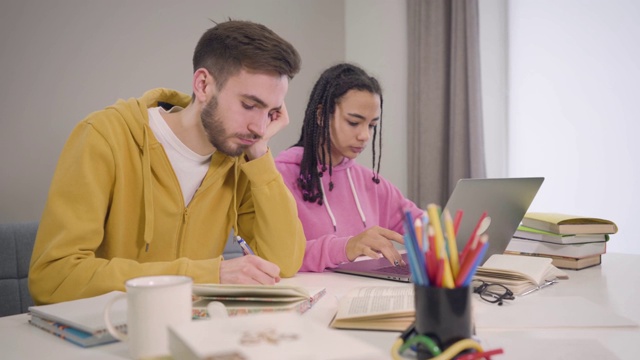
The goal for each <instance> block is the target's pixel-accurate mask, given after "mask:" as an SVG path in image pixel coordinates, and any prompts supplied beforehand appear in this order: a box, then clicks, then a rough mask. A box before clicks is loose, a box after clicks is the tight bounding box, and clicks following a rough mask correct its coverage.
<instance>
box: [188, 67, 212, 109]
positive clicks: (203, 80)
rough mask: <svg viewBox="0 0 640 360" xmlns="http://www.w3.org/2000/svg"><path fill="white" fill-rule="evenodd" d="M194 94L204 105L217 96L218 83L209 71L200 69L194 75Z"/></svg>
mask: <svg viewBox="0 0 640 360" xmlns="http://www.w3.org/2000/svg"><path fill="white" fill-rule="evenodd" d="M193 94H194V96H195V98H196V100H197V101H200V102H203V103H206V102H207V101H208V99H210V98H211V97H212V96H214V95H215V94H216V81H215V79H214V78H213V75H211V73H209V71H208V70H207V69H205V68H199V69H198V70H196V71H195V72H194V73H193Z"/></svg>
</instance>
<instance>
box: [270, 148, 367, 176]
mask: <svg viewBox="0 0 640 360" xmlns="http://www.w3.org/2000/svg"><path fill="white" fill-rule="evenodd" d="M303 153H304V148H303V147H302V146H293V147H290V148H288V149H286V150H284V151H282V152H281V153H280V154H278V159H277V161H278V162H281V163H284V164H295V165H300V163H301V162H302V154H303ZM354 164H356V161H355V160H353V159H349V158H346V157H345V158H343V159H342V161H341V162H340V163H339V164H333V171H334V172H336V171H344V170H346V169H348V168H350V167H352V166H353V165H354ZM328 166H329V164H327V167H328ZM320 167H322V165H318V168H320Z"/></svg>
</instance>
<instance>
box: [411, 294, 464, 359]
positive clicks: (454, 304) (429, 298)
mask: <svg viewBox="0 0 640 360" xmlns="http://www.w3.org/2000/svg"><path fill="white" fill-rule="evenodd" d="M414 291H415V294H414V296H415V307H416V322H415V327H416V332H417V333H418V334H420V335H426V336H429V337H430V338H431V339H432V340H434V341H435V342H436V343H437V344H438V346H439V347H440V349H442V350H444V349H446V348H447V347H449V346H451V345H452V344H454V343H455V342H457V341H459V340H462V339H467V338H471V336H472V322H471V288H470V287H469V286H464V287H459V288H454V289H447V288H441V287H433V286H421V285H415V286H414ZM430 357H431V353H430V352H429V351H427V350H426V349H425V348H421V347H418V359H428V358H430Z"/></svg>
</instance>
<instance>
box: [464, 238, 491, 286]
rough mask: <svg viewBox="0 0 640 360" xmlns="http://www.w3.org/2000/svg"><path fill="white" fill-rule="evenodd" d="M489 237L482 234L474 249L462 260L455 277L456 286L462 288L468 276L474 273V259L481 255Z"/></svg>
mask: <svg viewBox="0 0 640 360" xmlns="http://www.w3.org/2000/svg"><path fill="white" fill-rule="evenodd" d="M488 239H489V236H488V235H487V234H482V236H480V241H479V242H478V245H477V246H476V247H475V249H473V250H471V251H470V252H469V254H468V255H467V257H466V258H465V259H464V263H463V264H462V265H461V266H460V272H459V273H458V277H456V286H458V287H459V286H462V285H463V284H464V282H465V280H467V277H468V276H469V274H470V273H471V272H472V271H474V265H475V263H476V259H477V258H478V256H479V255H480V254H481V253H482V248H484V247H486V246H488V245H489V243H488V242H487V240H488Z"/></svg>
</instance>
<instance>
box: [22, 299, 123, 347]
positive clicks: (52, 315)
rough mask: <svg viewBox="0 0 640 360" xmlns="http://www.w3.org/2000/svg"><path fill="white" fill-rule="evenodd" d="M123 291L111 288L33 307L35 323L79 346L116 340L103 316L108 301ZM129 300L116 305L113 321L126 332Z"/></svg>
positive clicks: (32, 316)
mask: <svg viewBox="0 0 640 360" xmlns="http://www.w3.org/2000/svg"><path fill="white" fill-rule="evenodd" d="M122 293H123V292H122V291H112V292H110V293H106V294H103V295H99V296H94V297H90V298H86V299H79V300H72V301H65V302H61V303H57V304H50V305H37V306H30V307H29V312H30V313H31V319H30V320H29V323H30V324H31V325H33V326H36V327H38V328H41V329H43V330H46V331H48V332H50V333H52V334H54V335H56V336H59V337H61V338H63V339H65V340H67V341H70V342H73V343H75V344H76V345H80V346H86V347H88V346H94V345H100V344H106V343H109V342H113V341H116V339H115V338H114V337H113V336H112V335H111V334H110V333H109V331H108V330H107V328H106V326H105V324H104V318H103V315H102V310H103V309H104V307H105V306H106V304H107V302H108V301H109V300H111V299H112V298H113V297H115V296H117V295H118V294H122ZM126 308H127V302H126V301H118V302H116V303H115V304H114V305H113V308H112V312H111V320H112V322H113V324H114V325H116V327H118V328H120V329H122V330H123V331H126V327H127V310H126Z"/></svg>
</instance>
